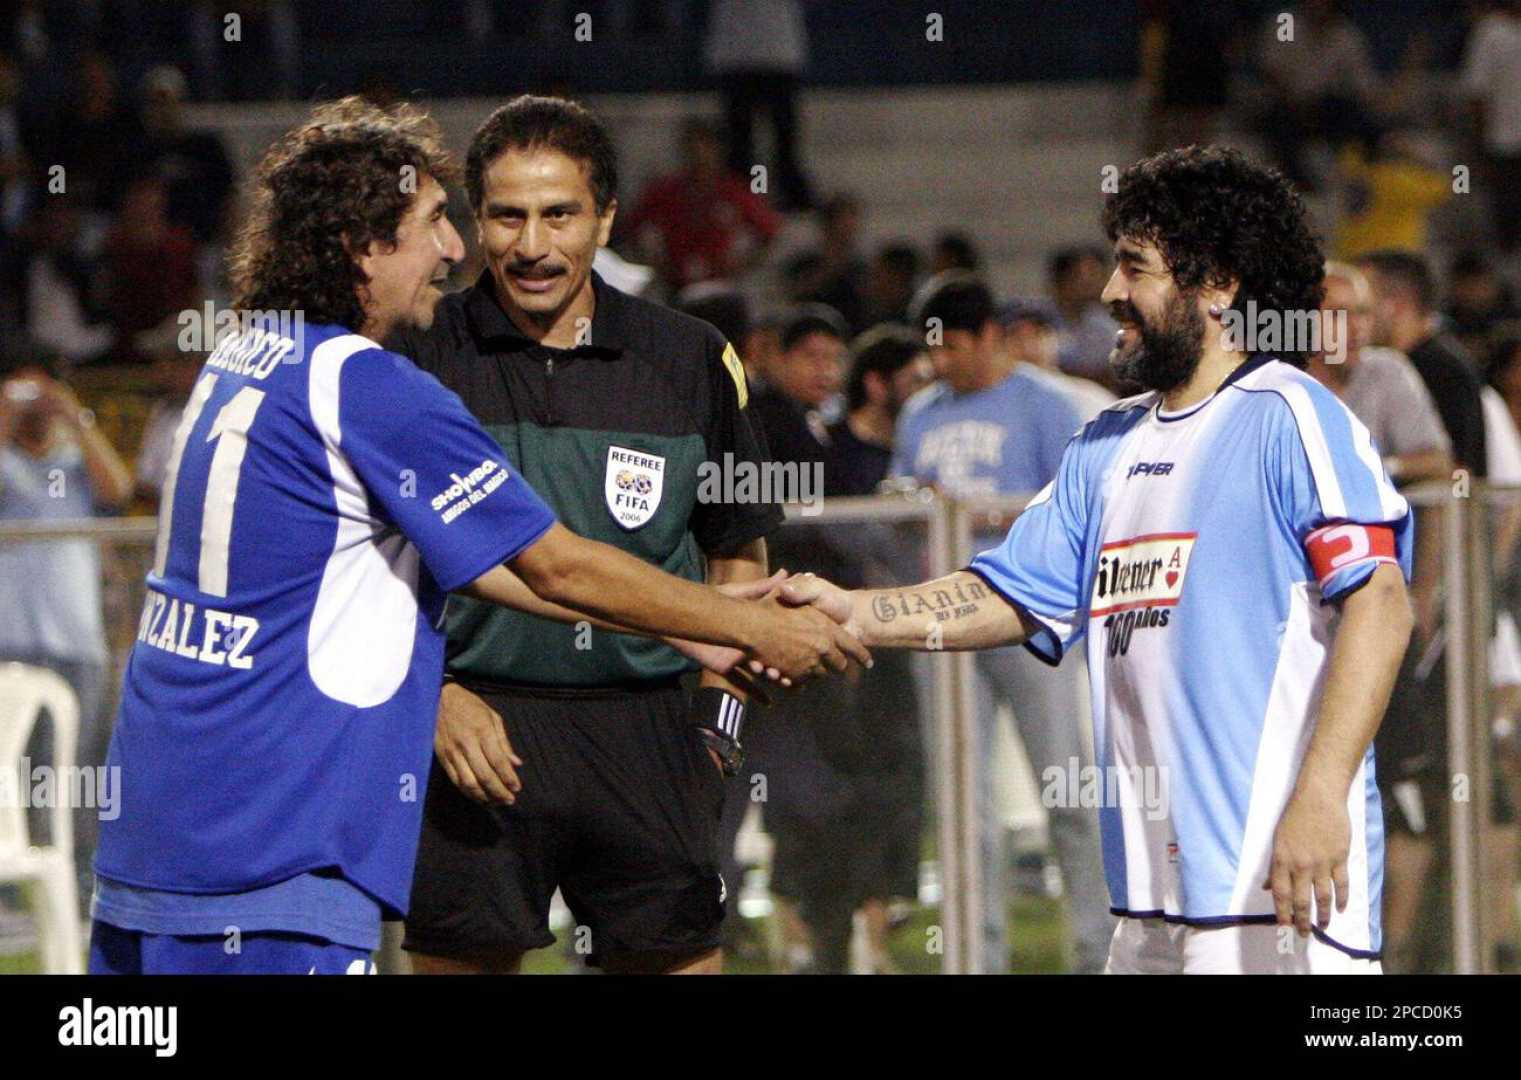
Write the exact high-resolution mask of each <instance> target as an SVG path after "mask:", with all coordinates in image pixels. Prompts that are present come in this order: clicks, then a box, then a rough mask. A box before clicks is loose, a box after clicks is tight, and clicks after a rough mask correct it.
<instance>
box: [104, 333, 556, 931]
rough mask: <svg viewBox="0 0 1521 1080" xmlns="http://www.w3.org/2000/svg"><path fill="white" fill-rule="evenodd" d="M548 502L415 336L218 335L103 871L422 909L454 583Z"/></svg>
mask: <svg viewBox="0 0 1521 1080" xmlns="http://www.w3.org/2000/svg"><path fill="white" fill-rule="evenodd" d="M553 523H554V516H553V514H552V512H551V511H550V510H549V508H548V507H547V506H545V504H544V503H543V502H542V501H541V500H540V499H539V497H538V496H537V495H535V494H534V492H533V491H532V489H530V488H529V487H528V485H527V484H526V483H524V481H523V480H522V478H521V477H519V476H517V475H516V474H515V473H513V472H512V471H511V470H509V468H508V465H507V460H506V458H505V457H504V456H503V454H502V451H501V448H500V447H499V446H498V445H497V443H496V442H495V440H493V439H492V438H491V437H490V436H489V435H487V434H486V433H485V432H484V431H482V430H481V428H480V427H479V426H478V425H477V424H476V423H475V421H474V420H473V419H472V418H471V416H470V414H469V413H468V412H467V411H466V409H465V407H464V405H463V403H462V402H461V401H460V399H459V398H458V397H457V396H456V395H454V394H453V393H451V392H449V391H448V390H446V389H444V387H443V386H442V385H441V384H440V383H439V382H438V381H437V380H436V379H434V378H433V377H432V376H431V375H428V374H425V373H423V372H422V371H419V370H418V368H417V367H416V366H415V365H413V363H412V362H411V361H410V360H407V359H406V358H405V357H401V356H397V355H395V354H394V353H390V352H387V351H385V350H383V349H381V348H380V347H379V346H378V345H376V344H375V343H374V342H373V341H370V340H368V339H367V338H364V337H361V336H359V335H357V334H353V333H349V332H348V331H346V330H343V329H341V328H338V327H332V326H321V327H311V326H308V327H305V328H304V333H303V334H302V335H301V336H300V340H299V341H298V340H296V339H293V338H290V337H283V336H279V335H277V334H273V333H266V332H264V331H263V330H258V329H251V330H248V331H245V332H244V333H242V334H239V335H234V336H232V337H229V338H228V339H226V340H225V341H223V342H222V343H221V344H220V346H219V347H218V348H217V349H216V351H215V352H214V353H213V354H212V356H211V357H210V358H209V359H208V361H207V363H206V366H205V368H204V370H203V371H202V373H201V376H200V379H199V380H198V381H197V383H196V386H195V390H194V392H193V393H192V394H191V397H190V401H189V404H188V405H187V406H186V408H185V413H184V419H183V420H182V422H181V424H180V427H179V430H178V432H177V434H176V436H175V440H174V446H173V450H172V454H171V457H170V461H169V466H168V475H167V479H166V482H165V485H164V489H163V502H162V508H161V510H160V516H159V535H158V544H157V548H156V551H155V560H154V566H153V569H152V571H151V572H150V573H149V575H148V598H147V603H146V605H145V606H144V608H143V612H142V619H141V622H140V625H139V628H138V635H137V642H136V644H135V645H134V647H133V650H132V654H131V657H130V659H129V661H128V665H127V671H126V679H125V686H124V689H123V696H122V705H121V711H120V715H119V717H118V719H117V723H116V730H115V733H114V735H113V737H112V741H111V751H110V757H109V764H110V765H112V766H119V767H120V768H121V778H122V780H121V782H122V812H121V814H120V816H119V817H118V818H117V819H116V820H113V821H106V822H103V823H102V827H101V835H100V847H99V852H98V854H97V856H96V869H97V872H98V873H99V874H100V875H101V876H102V877H104V878H108V879H111V880H113V881H116V882H121V883H124V884H127V885H131V886H135V887H138V888H143V889H151V890H161V891H165V892H173V893H187V894H221V893H234V892H241V891H246V890H251V889H256V888H260V887H263V886H268V885H272V884H275V883H278V882H282V881H286V880H289V879H291V878H293V877H295V876H297V875H300V874H303V873H306V872H310V871H317V870H321V871H323V872H324V873H328V874H333V873H336V874H338V875H341V876H342V878H343V879H345V880H347V881H348V882H350V883H352V884H353V885H354V886H356V887H358V888H359V889H361V890H363V891H364V892H365V893H367V894H368V895H369V896H371V897H373V898H375V900H377V901H378V902H379V903H380V904H381V905H382V907H383V909H384V910H385V911H386V912H388V913H390V914H393V915H394V914H399V913H404V912H405V911H406V908H407V898H408V894H409V892H410V890H411V882H412V869H413V863H414V860H415V856H416V849H417V840H418V834H419V831H420V828H421V818H422V806H423V795H424V791H425V786H426V783H427V777H428V766H429V756H430V754H431V751H432V745H433V727H434V717H435V714H436V711H437V704H438V692H439V684H440V680H441V678H442V674H443V646H444V638H443V633H442V629H441V626H442V617H443V609H444V599H445V593H446V592H447V591H448V590H451V589H457V588H459V587H461V586H463V585H466V584H468V583H469V582H471V581H473V580H475V579H476V578H477V577H479V576H480V575H481V574H483V573H485V572H486V571H488V570H490V569H491V568H492V567H493V566H496V565H497V564H499V563H502V562H505V561H507V560H509V559H512V558H513V557H515V556H516V555H517V554H518V553H519V552H521V551H523V550H524V549H525V548H527V547H528V546H529V545H531V544H532V543H533V542H534V541H536V540H537V539H539V537H541V536H542V535H543V534H544V533H545V532H546V531H547V530H548V529H549V528H550V526H551V525H553Z"/></svg>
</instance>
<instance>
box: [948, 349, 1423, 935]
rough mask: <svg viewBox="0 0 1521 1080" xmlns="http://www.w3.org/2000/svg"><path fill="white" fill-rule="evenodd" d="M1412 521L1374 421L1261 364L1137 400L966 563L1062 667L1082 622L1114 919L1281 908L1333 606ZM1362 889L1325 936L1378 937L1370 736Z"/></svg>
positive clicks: (1218, 916) (1378, 855)
mask: <svg viewBox="0 0 1521 1080" xmlns="http://www.w3.org/2000/svg"><path fill="white" fill-rule="evenodd" d="M1412 532H1413V528H1412V521H1411V514H1410V509H1409V507H1408V505H1407V504H1406V502H1405V500H1404V499H1403V498H1401V496H1400V495H1399V494H1398V493H1397V492H1396V491H1395V490H1394V487H1393V486H1392V485H1391V484H1390V482H1389V479H1388V476H1387V475H1386V474H1385V472H1384V470H1383V466H1382V464H1381V462H1380V460H1379V457H1378V453H1377V452H1376V451H1375V449H1374V447H1373V444H1372V441H1371V440H1370V438H1369V436H1368V431H1367V429H1366V428H1364V427H1363V425H1362V424H1361V423H1360V422H1359V421H1358V420H1357V419H1356V417H1354V416H1353V415H1352V413H1351V412H1350V411H1348V410H1347V408H1346V407H1345V406H1343V405H1342V404H1341V403H1340V402H1339V401H1338V400H1337V399H1336V398H1335V397H1334V396H1333V395H1332V394H1331V393H1330V392H1329V391H1327V390H1326V389H1324V388H1323V387H1322V386H1320V384H1318V383H1317V382H1315V381H1314V380H1313V379H1312V378H1310V377H1309V376H1307V375H1305V374H1304V373H1303V372H1301V371H1299V370H1297V369H1295V368H1293V367H1291V366H1289V365H1287V364H1284V363H1282V362H1280V361H1277V360H1272V359H1269V358H1266V357H1260V356H1259V357H1254V358H1253V359H1251V360H1249V361H1248V362H1247V363H1245V364H1243V365H1242V366H1241V367H1240V368H1238V369H1237V370H1236V372H1235V373H1234V374H1233V375H1232V376H1231V378H1230V379H1229V380H1227V382H1226V383H1225V385H1224V386H1222V387H1221V388H1220V389H1219V390H1218V391H1217V392H1216V393H1215V394H1214V395H1213V396H1211V397H1210V398H1209V399H1207V400H1206V401H1204V402H1202V403H1200V404H1198V405H1196V406H1194V407H1193V408H1191V409H1188V410H1186V411H1183V412H1180V413H1177V414H1172V415H1169V414H1167V413H1164V412H1162V411H1161V407H1160V397H1159V395H1157V394H1155V393H1150V394H1143V395H1141V396H1139V397H1135V398H1131V399H1129V400H1126V401H1122V402H1119V403H1117V404H1116V405H1114V406H1113V407H1111V408H1109V409H1108V410H1106V411H1104V412H1102V413H1100V414H1099V415H1098V416H1097V417H1096V418H1095V419H1094V420H1092V421H1091V422H1089V423H1088V424H1087V425H1086V426H1085V427H1084V428H1083V429H1082V430H1081V431H1080V432H1079V433H1078V434H1077V435H1076V436H1074V437H1073V439H1072V442H1071V444H1070V445H1069V446H1068V448H1067V451H1066V453H1065V455H1064V456H1063V458H1062V464H1061V468H1060V470H1059V471H1058V473H1057V477H1056V479H1055V480H1054V481H1052V483H1051V484H1050V485H1048V486H1047V487H1046V488H1045V489H1044V490H1043V491H1042V492H1041V493H1040V494H1039V495H1038V496H1037V497H1036V499H1035V501H1033V502H1032V503H1031V504H1030V506H1029V508H1028V509H1027V510H1026V511H1025V512H1024V513H1023V514H1021V515H1020V517H1019V518H1018V519H1017V520H1016V521H1015V523H1014V526H1013V528H1012V529H1011V530H1010V531H1009V534H1008V537H1007V538H1006V539H1005V541H1004V543H1003V544H1002V545H1001V546H999V547H997V548H995V549H993V550H990V551H985V552H983V553H982V554H981V555H979V556H977V558H976V559H975V560H974V561H973V563H972V569H973V570H974V571H975V572H977V573H978V574H980V575H982V576H983V577H984V578H985V579H986V580H987V581H988V583H989V584H990V585H991V586H993V587H994V588H995V589H996V590H997V591H998V592H999V593H1001V594H1003V595H1004V596H1005V597H1007V598H1008V599H1009V600H1010V601H1012V602H1014V603H1015V604H1017V605H1018V606H1019V607H1021V608H1023V609H1024V610H1025V611H1026V612H1028V613H1029V614H1030V615H1031V616H1033V618H1034V619H1035V620H1036V621H1037V622H1038V623H1039V624H1040V627H1041V630H1040V631H1039V632H1038V633H1037V634H1036V635H1035V636H1034V638H1032V640H1031V641H1030V643H1029V646H1030V648H1031V649H1032V650H1033V651H1035V652H1036V653H1037V654H1038V655H1041V656H1044V657H1045V658H1046V659H1048V660H1051V661H1053V662H1054V661H1057V660H1059V659H1060V657H1061V654H1062V652H1063V651H1064V650H1065V649H1066V648H1068V647H1069V646H1070V645H1071V644H1072V643H1073V642H1075V641H1076V640H1077V639H1079V638H1080V637H1081V636H1082V635H1083V634H1085V633H1087V634H1089V635H1090V637H1091V638H1092V640H1091V642H1090V645H1089V648H1088V664H1089V678H1090V681H1091V684H1092V691H1093V693H1092V697H1093V714H1094V717H1093V718H1094V744H1095V750H1096V756H1097V761H1098V766H1099V768H1098V771H1097V772H1096V773H1095V774H1094V775H1093V776H1092V777H1089V778H1085V780H1086V781H1091V783H1086V782H1085V783H1082V784H1079V785H1078V786H1077V790H1076V791H1074V795H1075V796H1081V794H1082V792H1083V789H1084V788H1091V794H1092V795H1093V796H1094V797H1095V798H1094V799H1093V801H1091V802H1090V801H1088V800H1087V799H1084V800H1083V802H1082V804H1083V805H1095V804H1096V805H1098V806H1099V807H1100V809H1099V814H1100V822H1101V826H1102V832H1103V845H1104V869H1105V872H1106V875H1107V877H1108V881H1109V889H1110V894H1111V898H1112V901H1113V905H1114V909H1115V911H1116V913H1118V914H1126V915H1134V916H1147V917H1165V918H1168V919H1172V920H1176V921H1183V922H1190V923H1199V924H1210V923H1216V922H1253V921H1260V922H1272V921H1273V900H1272V895H1271V894H1270V893H1269V892H1268V891H1266V890H1265V889H1263V887H1262V884H1263V882H1264V881H1265V880H1266V878H1267V874H1268V868H1269V863H1270V860H1271V855H1272V851H1271V849H1272V842H1273V833H1274V830H1275V829H1276V828H1277V825H1278V820H1279V818H1280V816H1281V815H1282V813H1283V809H1284V807H1285V806H1286V805H1287V802H1288V798H1289V795H1290V793H1291V791H1292V789H1293V785H1294V782H1295V779H1296V777H1297V775H1298V772H1299V765H1300V762H1301V760H1302V759H1303V756H1304V753H1305V750H1306V747H1307V745H1308V743H1309V739H1310V736H1311V734H1312V732H1313V728H1314V722H1315V716H1316V711H1317V706H1318V704H1319V700H1320V694H1321V689H1322V685H1323V682H1324V677H1325V673H1326V668H1327V664H1328V662H1329V657H1330V648H1331V641H1332V635H1333V633H1334V631H1335V627H1336V618H1337V609H1336V607H1335V606H1334V605H1332V604H1330V603H1329V601H1331V600H1335V599H1337V598H1340V597H1344V596H1346V595H1347V594H1348V593H1349V592H1350V591H1352V590H1353V589H1355V588H1357V587H1358V586H1359V585H1361V584H1362V583H1364V582H1365V581H1366V580H1367V578H1368V577H1369V576H1370V575H1371V574H1372V573H1373V571H1374V569H1375V568H1376V567H1377V566H1378V565H1379V563H1381V562H1391V563H1396V564H1398V565H1399V566H1400V567H1401V569H1402V571H1403V572H1404V573H1405V575H1406V576H1407V577H1408V575H1409V567H1410V550H1411V540H1412ZM1347 810H1348V813H1349V816H1350V819H1351V829H1352V843H1351V853H1350V859H1349V863H1348V875H1349V878H1350V881H1351V897H1350V902H1349V904H1348V906H1347V909H1346V910H1345V911H1344V912H1337V913H1334V914H1333V916H1332V919H1331V923H1330V926H1329V927H1328V928H1327V930H1326V932H1325V934H1324V936H1325V937H1326V938H1327V939H1328V940H1329V941H1330V942H1331V943H1332V944H1336V945H1338V946H1340V947H1342V948H1343V949H1344V950H1345V951H1348V952H1352V953H1353V954H1354V955H1357V954H1364V953H1376V952H1377V951H1378V949H1379V903H1380V894H1381V883H1382V871H1383V818H1382V811H1381V808H1380V805H1379V798H1378V789H1377V788H1376V786H1375V785H1374V777H1373V751H1372V749H1371V748H1370V749H1369V751H1368V753H1367V755H1366V757H1365V758H1364V761H1363V764H1362V766H1361V768H1360V769H1359V772H1358V775H1357V777H1356V779H1355V781H1354V782H1353V784H1352V788H1351V791H1350V793H1349V795H1348V800H1347Z"/></svg>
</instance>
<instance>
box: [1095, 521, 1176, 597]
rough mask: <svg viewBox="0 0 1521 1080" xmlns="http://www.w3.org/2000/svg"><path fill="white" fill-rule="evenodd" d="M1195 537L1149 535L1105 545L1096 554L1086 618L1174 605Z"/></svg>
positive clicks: (1170, 534)
mask: <svg viewBox="0 0 1521 1080" xmlns="http://www.w3.org/2000/svg"><path fill="white" fill-rule="evenodd" d="M1198 536H1199V534H1198V533H1153V534H1151V535H1149V536H1136V537H1132V538H1131V539H1129V540H1112V541H1110V542H1109V543H1107V544H1105V545H1104V546H1103V548H1101V549H1100V551H1099V564H1098V573H1097V574H1095V575H1094V578H1093V597H1092V599H1091V601H1090V603H1089V616H1090V617H1091V618H1098V617H1099V616H1101V615H1108V614H1111V613H1113V612H1116V611H1128V610H1130V609H1132V608H1150V607H1171V606H1172V605H1174V604H1176V603H1177V602H1178V598H1179V597H1180V596H1182V595H1183V579H1184V577H1185V576H1186V575H1187V574H1188V559H1189V556H1190V555H1192V554H1193V550H1194V541H1195V540H1196V539H1197V538H1198Z"/></svg>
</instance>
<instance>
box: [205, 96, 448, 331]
mask: <svg viewBox="0 0 1521 1080" xmlns="http://www.w3.org/2000/svg"><path fill="white" fill-rule="evenodd" d="M425 175H427V176H432V177H433V178H434V179H435V180H437V181H438V182H439V183H441V184H448V183H450V182H451V181H453V180H455V179H456V178H457V177H456V169H455V166H454V164H453V163H452V162H451V161H450V159H449V156H448V154H447V153H446V152H445V151H444V149H443V145H442V142H441V140H440V136H439V131H438V127H437V125H436V124H434V122H433V121H432V120H431V119H430V118H429V117H428V115H427V114H426V113H425V112H423V111H422V110H420V109H417V108H415V107H413V106H410V105H405V104H402V105H397V106H393V107H391V108H387V109H382V108H379V107H377V106H375V105H372V104H370V103H369V102H366V101H365V100H364V99H362V98H358V97H347V98H343V99H342V100H340V101H334V102H331V103H328V104H325V105H321V106H319V107H318V108H316V109H315V110H314V111H313V112H312V115H311V116H310V118H308V119H307V121H306V122H305V123H303V124H301V125H299V126H298V127H296V128H293V129H292V130H291V131H289V132H287V133H286V134H285V135H283V136H281V137H280V138H279V139H278V140H276V142H275V143H274V145H273V146H271V147H270V148H269V150H268V152H267V153H265V155H264V159H263V160H262V161H261V162H260V163H259V167H258V169H257V170H256V171H255V173H254V176H253V179H252V183H251V187H250V190H249V192H248V199H249V206H248V211H247V214H246V216H245V217H244V219H243V222H242V224H241V225H240V227H239V228H238V232H237V236H236V238H235V239H234V240H233V243H232V245H231V247H230V248H229V250H228V254H227V268H228V277H229V279H230V280H231V282H232V290H233V306H234V307H236V308H238V309H239V310H242V311H300V312H302V318H303V319H304V320H305V321H306V322H309V323H334V324H337V325H339V326H346V327H348V328H349V329H357V328H358V327H359V326H360V325H361V324H362V323H363V322H364V310H363V307H362V306H361V305H360V302H359V296H358V292H357V290H358V287H359V286H360V285H362V284H364V283H365V281H366V280H367V279H366V278H365V275H364V273H363V272H362V271H361V270H360V269H359V265H358V263H357V262H356V261H355V255H356V254H357V253H358V252H362V251H364V250H365V248H366V247H367V246H368V245H369V244H370V243H371V242H372V241H373V242H379V243H382V244H392V243H395V241H396V230H397V227H398V226H399V225H400V224H401V221H402V218H403V217H405V216H406V213H407V210H408V209H409V208H410V207H411V205H412V200H413V199H415V198H416V197H417V195H416V193H417V190H418V186H419V185H420V184H421V182H422V178H423V176H425Z"/></svg>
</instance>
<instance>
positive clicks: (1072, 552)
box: [968, 436, 1088, 664]
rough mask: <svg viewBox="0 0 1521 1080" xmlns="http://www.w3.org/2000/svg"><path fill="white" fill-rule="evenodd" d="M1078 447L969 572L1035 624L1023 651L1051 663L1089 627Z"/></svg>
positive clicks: (1071, 446)
mask: <svg viewBox="0 0 1521 1080" xmlns="http://www.w3.org/2000/svg"><path fill="white" fill-rule="evenodd" d="M1082 445H1083V444H1082V442H1081V440H1080V439H1079V438H1078V437H1077V436H1073V437H1072V438H1071V440H1070V441H1069V442H1068V444H1067V450H1066V453H1064V454H1063V455H1062V460H1061V464H1060V466H1059V468H1058V469H1057V473H1056V477H1055V479H1053V480H1052V481H1051V482H1050V483H1049V484H1047V485H1046V486H1045V487H1044V488H1043V489H1042V490H1041V491H1040V492H1039V494H1037V495H1036V496H1035V498H1034V499H1032V500H1031V501H1030V503H1029V505H1027V506H1026V507H1025V509H1024V512H1023V513H1021V514H1020V515H1019V517H1017V518H1015V520H1014V525H1013V527H1012V528H1010V529H1009V534H1008V536H1006V537H1005V538H1004V541H1003V543H1002V544H1000V545H999V546H998V547H996V548H991V549H989V550H987V551H984V552H982V554H980V555H978V556H977V557H976V558H975V559H973V560H972V563H971V566H969V567H968V569H969V570H971V572H972V573H974V574H976V575H977V576H978V577H980V578H982V579H983V580H984V581H985V582H987V584H988V585H989V586H990V587H991V588H992V589H993V590H994V591H995V592H997V593H998V594H999V595H1000V596H1002V597H1003V598H1004V599H1005V600H1007V601H1009V603H1011V604H1013V605H1014V606H1015V607H1017V608H1019V609H1020V610H1022V611H1023V612H1024V613H1025V614H1026V615H1028V616H1029V617H1030V618H1031V619H1032V620H1034V621H1035V622H1036V623H1038V624H1039V626H1040V629H1039V630H1038V631H1037V633H1036V634H1034V635H1033V636H1032V637H1031V638H1030V639H1029V640H1028V641H1027V642H1026V643H1025V647H1026V648H1028V649H1029V650H1030V651H1031V652H1032V653H1034V654H1035V655H1036V656H1038V657H1039V658H1040V659H1042V660H1044V661H1046V662H1047V663H1049V664H1057V663H1060V662H1061V658H1062V654H1063V653H1064V652H1065V651H1066V650H1067V649H1068V648H1069V647H1070V646H1071V645H1072V644H1073V643H1074V642H1076V641H1077V640H1078V639H1079V638H1081V637H1082V635H1083V632H1084V631H1085V629H1086V624H1087V609H1088V602H1087V598H1086V596H1085V595H1084V589H1083V580H1084V577H1085V574H1084V565H1083V551H1084V543H1085V539H1086V536H1087V532H1088V499H1087V494H1086V491H1085V485H1084V483H1083V478H1082V469H1081V464H1082Z"/></svg>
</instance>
